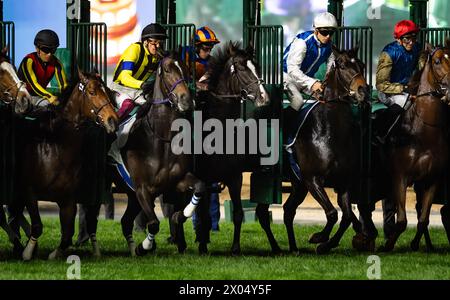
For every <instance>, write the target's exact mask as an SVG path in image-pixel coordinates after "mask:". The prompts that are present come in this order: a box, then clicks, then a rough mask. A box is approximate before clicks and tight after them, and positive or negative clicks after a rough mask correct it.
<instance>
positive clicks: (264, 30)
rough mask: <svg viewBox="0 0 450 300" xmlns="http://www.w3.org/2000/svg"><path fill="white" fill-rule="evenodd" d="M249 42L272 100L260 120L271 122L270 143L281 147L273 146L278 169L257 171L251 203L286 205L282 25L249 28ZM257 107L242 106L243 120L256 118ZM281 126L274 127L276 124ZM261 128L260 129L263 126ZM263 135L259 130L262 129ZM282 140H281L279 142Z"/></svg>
mask: <svg viewBox="0 0 450 300" xmlns="http://www.w3.org/2000/svg"><path fill="white" fill-rule="evenodd" d="M247 32H248V35H247V37H248V40H244V45H245V46H247V45H250V44H251V45H253V47H254V49H255V59H256V62H257V63H258V66H259V68H260V74H261V77H262V80H263V81H264V87H265V89H266V90H267V92H268V94H269V96H270V105H268V106H267V107H264V108H259V109H258V118H264V119H268V123H267V141H268V142H269V141H271V137H272V136H274V137H275V139H276V140H277V142H278V144H277V143H275V145H270V146H271V149H272V150H271V151H272V155H278V162H277V163H276V164H274V165H262V166H261V168H260V169H259V170H256V171H253V173H252V175H251V178H250V201H251V202H257V203H266V204H272V203H278V204H280V203H281V201H282V192H281V187H282V169H283V165H282V159H281V157H282V146H283V141H282V132H281V121H282V114H281V112H282V106H283V50H284V49H283V47H284V45H283V38H284V34H283V27H282V26H281V25H267V26H265V25H249V26H248V27H247ZM254 112H255V107H254V105H253V103H251V102H250V101H243V102H242V116H243V117H244V119H246V118H254V117H255V115H254ZM274 121H276V122H278V126H273V125H274V124H273V123H272V122H274ZM259 126H260V125H259ZM258 131H259V129H258ZM277 137H278V138H277Z"/></svg>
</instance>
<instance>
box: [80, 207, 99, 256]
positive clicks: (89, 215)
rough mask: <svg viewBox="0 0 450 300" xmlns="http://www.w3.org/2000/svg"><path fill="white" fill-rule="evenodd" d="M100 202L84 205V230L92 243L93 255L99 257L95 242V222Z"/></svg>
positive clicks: (96, 221)
mask: <svg viewBox="0 0 450 300" xmlns="http://www.w3.org/2000/svg"><path fill="white" fill-rule="evenodd" d="M100 206H101V204H95V205H85V206H84V207H85V209H86V230H87V233H88V235H89V239H90V240H91V244H92V251H93V253H94V256H95V257H100V256H101V253H100V247H99V246H98V242H97V224H98V216H99V213H100Z"/></svg>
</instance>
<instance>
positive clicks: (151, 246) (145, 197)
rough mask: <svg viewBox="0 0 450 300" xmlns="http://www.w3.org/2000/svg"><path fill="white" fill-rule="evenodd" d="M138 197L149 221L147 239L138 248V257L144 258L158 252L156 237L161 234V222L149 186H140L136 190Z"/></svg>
mask: <svg viewBox="0 0 450 300" xmlns="http://www.w3.org/2000/svg"><path fill="white" fill-rule="evenodd" d="M136 196H137V198H138V200H139V204H140V205H141V207H142V210H143V211H144V213H145V215H146V217H147V220H148V223H147V230H148V234H147V237H146V238H145V239H144V241H143V242H142V243H140V244H139V246H138V247H137V248H136V255H137V256H143V255H145V254H147V253H148V252H153V251H155V250H156V241H155V236H156V234H157V233H158V232H159V220H158V217H157V216H156V213H155V198H156V196H155V195H151V194H150V193H149V192H148V191H147V186H145V185H140V186H139V187H137V188H136Z"/></svg>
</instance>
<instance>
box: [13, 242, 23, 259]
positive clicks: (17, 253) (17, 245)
mask: <svg viewBox="0 0 450 300" xmlns="http://www.w3.org/2000/svg"><path fill="white" fill-rule="evenodd" d="M24 250H25V247H24V246H23V245H22V243H21V242H20V241H17V242H14V247H13V256H14V257H15V258H21V257H22V253H23V251H24Z"/></svg>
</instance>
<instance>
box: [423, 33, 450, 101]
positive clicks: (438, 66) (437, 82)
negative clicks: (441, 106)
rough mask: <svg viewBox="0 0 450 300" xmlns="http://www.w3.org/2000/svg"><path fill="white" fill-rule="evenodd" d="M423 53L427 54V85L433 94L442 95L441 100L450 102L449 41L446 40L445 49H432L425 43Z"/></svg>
mask: <svg viewBox="0 0 450 300" xmlns="http://www.w3.org/2000/svg"><path fill="white" fill-rule="evenodd" d="M425 53H427V54H428V59H427V65H428V66H429V72H428V75H427V79H428V83H429V84H430V86H431V88H432V89H434V92H435V93H436V94H438V95H442V98H443V99H444V100H445V101H446V102H447V103H448V102H450V91H449V88H450V76H449V73H450V39H447V41H446V44H445V47H436V48H434V47H433V46H431V45H430V44H428V43H427V44H426V45H425Z"/></svg>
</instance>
